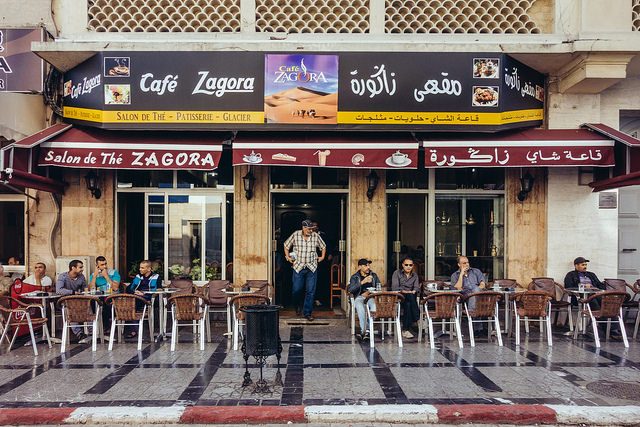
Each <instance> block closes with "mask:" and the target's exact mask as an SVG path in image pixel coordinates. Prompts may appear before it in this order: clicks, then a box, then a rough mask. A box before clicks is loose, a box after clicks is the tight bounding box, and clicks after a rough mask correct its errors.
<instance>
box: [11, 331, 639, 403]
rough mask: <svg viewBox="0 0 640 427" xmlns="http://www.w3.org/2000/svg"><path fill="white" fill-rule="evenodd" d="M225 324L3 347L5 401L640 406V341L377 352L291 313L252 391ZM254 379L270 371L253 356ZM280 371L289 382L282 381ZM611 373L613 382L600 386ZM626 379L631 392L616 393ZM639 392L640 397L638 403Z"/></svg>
mask: <svg viewBox="0 0 640 427" xmlns="http://www.w3.org/2000/svg"><path fill="white" fill-rule="evenodd" d="M224 327H225V326H224V325H222V324H220V323H216V324H215V325H214V329H213V331H214V337H213V341H214V342H211V343H206V346H205V350H204V351H200V350H199V347H198V344H197V343H196V342H193V340H191V336H190V334H189V333H183V332H181V334H180V342H179V344H178V346H177V348H176V351H175V352H171V351H170V342H167V341H165V342H160V343H149V342H147V341H145V342H143V349H142V351H140V352H138V351H137V350H136V343H134V342H130V343H123V344H118V343H116V344H115V346H114V350H113V351H111V352H110V351H108V350H107V344H101V343H99V344H98V350H97V351H96V352H92V351H91V346H90V344H73V345H71V346H70V348H69V349H68V352H67V353H65V354H60V346H59V345H56V344H54V345H53V348H51V349H48V348H47V347H46V346H45V345H42V344H40V345H39V346H38V350H39V352H40V355H39V356H37V357H36V356H34V355H33V352H32V349H31V348H30V347H29V346H19V347H17V348H14V349H13V350H12V351H11V352H9V353H7V352H6V347H7V346H6V344H4V345H3V346H2V349H3V352H2V354H1V355H0V407H4V408H20V407H59V406H62V407H64V406H73V407H82V406H92V407H96V406H172V405H203V406H236V405H352V404H359V405H376V404H406V403H409V404H476V403H477V404H481V403H490V404H491V403H493V404H504V403H524V404H568V405H579V406H613V405H637V404H638V401H640V395H638V393H633V392H631V393H629V392H628V391H629V389H630V390H632V391H633V390H634V389H637V388H639V387H640V342H637V341H636V342H634V341H630V348H628V349H625V347H624V345H623V343H622V342H616V341H610V342H603V343H602V347H601V348H600V349H598V348H596V347H595V344H594V343H593V342H592V341H590V340H589V339H588V338H586V337H583V338H580V339H578V340H576V341H574V340H573V339H571V338H570V337H567V336H565V335H563V334H562V333H561V332H558V333H557V334H555V335H554V337H553V338H554V342H553V346H552V347H549V346H547V344H546V340H541V339H540V337H539V334H538V330H537V329H535V328H532V331H531V335H530V337H527V336H526V335H524V331H523V342H522V345H521V346H520V347H516V346H515V340H514V339H512V338H508V337H506V336H504V340H505V342H504V343H505V345H504V347H499V346H498V345H497V343H496V342H495V341H494V342H487V339H486V337H485V338H476V347H475V348H472V347H470V346H469V341H468V339H467V340H465V347H464V348H463V349H459V348H458V345H457V341H455V340H450V339H449V338H448V337H446V336H445V337H444V338H440V339H439V340H438V341H437V343H436V349H434V350H431V349H430V348H429V346H428V340H427V342H426V343H425V341H424V340H423V341H422V342H420V343H419V342H417V340H416V339H413V340H405V342H404V347H403V348H398V346H397V344H396V342H395V341H394V340H393V337H387V338H386V339H385V341H383V342H381V341H380V340H379V337H378V338H377V340H376V346H375V349H371V348H370V347H369V344H368V342H359V341H358V340H356V339H355V338H353V337H352V336H351V334H350V329H349V327H348V325H347V321H346V320H344V319H338V320H326V319H322V321H316V322H315V323H314V322H311V323H307V322H304V321H291V320H282V321H281V338H282V345H283V352H282V358H281V360H280V364H277V362H276V358H275V357H274V356H271V357H269V358H268V359H267V365H266V367H265V369H264V376H265V379H267V380H268V381H269V386H270V388H271V390H270V392H267V393H256V392H255V391H254V386H253V385H249V386H247V387H242V379H243V374H244V370H245V368H244V359H243V357H242V353H241V352H240V351H233V349H232V346H231V340H229V339H227V338H226V337H223V335H222V333H223V332H224V330H223V328H224ZM249 362H250V365H249V368H250V372H251V376H252V379H253V380H254V382H255V381H256V380H257V379H258V377H259V370H258V368H257V367H256V366H255V364H254V363H255V361H254V359H253V358H250V359H249ZM278 369H279V370H280V371H281V373H282V378H283V385H282V386H281V385H277V384H274V383H273V380H274V378H275V376H276V372H277V371H278ZM602 381H608V382H610V383H611V386H610V387H609V388H607V387H604V388H603V387H595V386H597V385H598V383H599V382H602ZM617 386H626V390H627V393H626V394H625V393H622V392H620V393H616V387H617ZM636 399H637V400H636Z"/></svg>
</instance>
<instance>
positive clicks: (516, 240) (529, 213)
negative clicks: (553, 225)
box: [505, 168, 547, 287]
mask: <svg viewBox="0 0 640 427" xmlns="http://www.w3.org/2000/svg"><path fill="white" fill-rule="evenodd" d="M528 171H529V173H531V175H533V177H534V178H535V181H534V183H533V189H532V191H531V192H530V193H529V194H528V196H527V198H526V199H525V200H524V202H521V201H519V200H518V197H517V196H518V193H519V192H520V169H518V168H508V169H507V176H506V194H505V198H506V210H507V228H506V230H505V234H506V239H507V257H506V258H507V259H506V263H507V268H506V271H507V275H508V277H509V278H510V279H516V280H517V281H518V283H520V285H521V286H524V287H526V286H527V285H528V284H529V282H531V278H532V277H540V276H544V275H545V274H546V266H547V173H546V172H547V170H546V168H531V169H528Z"/></svg>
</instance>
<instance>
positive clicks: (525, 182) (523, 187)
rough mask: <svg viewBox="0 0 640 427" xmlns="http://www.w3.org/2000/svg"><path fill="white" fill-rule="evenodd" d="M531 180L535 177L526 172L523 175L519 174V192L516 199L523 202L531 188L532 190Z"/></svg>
mask: <svg viewBox="0 0 640 427" xmlns="http://www.w3.org/2000/svg"><path fill="white" fill-rule="evenodd" d="M533 181H535V178H534V177H533V176H532V175H531V174H530V173H529V172H527V173H526V174H525V175H524V176H520V192H519V193H518V200H520V201H521V202H524V200H525V199H526V198H527V196H528V195H529V193H531V190H533Z"/></svg>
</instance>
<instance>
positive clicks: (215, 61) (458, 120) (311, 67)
mask: <svg viewBox="0 0 640 427" xmlns="http://www.w3.org/2000/svg"><path fill="white" fill-rule="evenodd" d="M544 96H545V91H544V76H543V75H541V74H540V73H538V72H536V71H535V70H533V69H531V68H529V67H528V66H526V65H524V64H522V63H520V62H518V61H516V60H514V59H513V58H511V57H509V56H508V55H505V54H491V53H476V54H473V53H393V52H392V53H390V52H385V53H380V52H340V53H304V54H299V53H262V52H101V53H98V54H96V55H95V56H94V57H92V58H91V59H89V60H87V61H86V62H84V63H83V64H81V65H79V66H78V67H76V68H74V69H73V70H71V71H69V72H68V73H66V74H65V76H64V98H63V99H64V101H63V103H64V117H65V118H66V119H67V121H69V122H72V123H78V124H83V125H89V126H96V127H102V128H106V129H193V130H212V129H216V130H225V129H227V130H237V129H242V130H307V129H309V130H312V129H315V130H338V129H344V130H372V129H380V130H409V131H411V130H414V131H425V130H476V129H477V130H481V131H498V130H502V129H510V128H518V127H528V126H535V125H539V124H541V123H542V119H543V111H544Z"/></svg>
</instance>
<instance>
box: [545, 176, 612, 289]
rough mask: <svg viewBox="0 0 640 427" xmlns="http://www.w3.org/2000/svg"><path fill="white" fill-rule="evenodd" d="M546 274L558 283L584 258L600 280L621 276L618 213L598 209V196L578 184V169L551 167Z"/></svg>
mask: <svg viewBox="0 0 640 427" xmlns="http://www.w3.org/2000/svg"><path fill="white" fill-rule="evenodd" d="M548 186H549V208H548V213H547V221H548V232H549V238H548V246H549V249H548V265H547V275H548V276H550V277H553V278H555V279H556V280H557V281H562V280H563V279H564V276H565V274H566V273H567V271H569V270H572V269H573V259H574V258H576V257H578V256H583V257H585V258H587V259H589V260H591V263H590V265H589V269H590V270H592V271H593V272H595V273H596V274H597V275H598V277H599V278H600V279H603V278H605V277H617V274H618V210H617V209H598V194H597V193H592V192H591V188H590V187H588V186H586V185H583V186H579V185H578V170H577V168H549V184H548Z"/></svg>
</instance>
